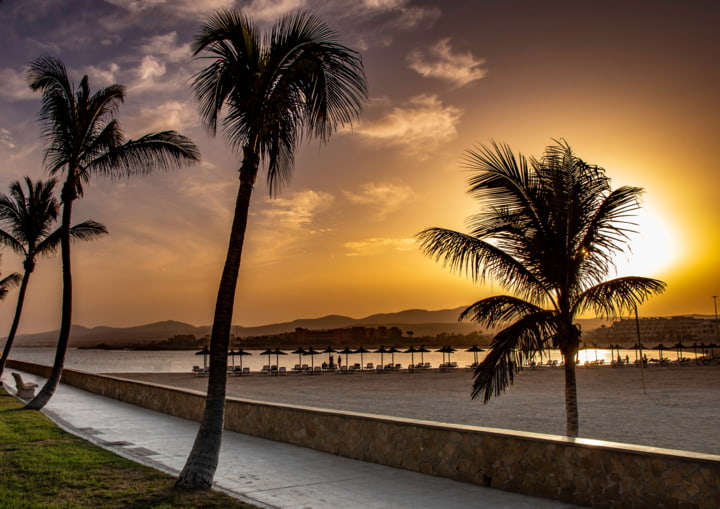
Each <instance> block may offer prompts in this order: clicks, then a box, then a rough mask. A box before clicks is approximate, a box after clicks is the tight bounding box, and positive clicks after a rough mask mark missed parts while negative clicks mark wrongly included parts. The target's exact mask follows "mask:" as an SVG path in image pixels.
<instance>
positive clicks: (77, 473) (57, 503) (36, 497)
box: [0, 388, 253, 509]
mask: <svg viewBox="0 0 720 509" xmlns="http://www.w3.org/2000/svg"><path fill="white" fill-rule="evenodd" d="M22 406H23V404H22V402H20V401H19V400H17V399H15V398H14V397H13V396H10V395H9V394H8V393H7V392H6V391H5V390H4V389H2V388H0V507H7V508H13V509H22V508H33V509H34V508H76V507H88V508H137V509H140V508H143V509H146V508H156V509H159V508H163V509H170V508H173V509H174V508H191V507H198V508H199V507H202V508H205V507H218V508H219V507H222V508H246V509H247V508H252V507H253V506H250V505H247V504H243V503H242V502H240V501H238V500H236V499H233V498H231V497H229V496H227V495H225V494H224V493H219V492H216V491H187V490H178V489H175V488H173V484H174V482H175V478H174V477H172V476H170V475H167V474H164V473H162V472H159V471H157V470H154V469H152V468H149V467H146V466H143V465H139V464H137V463H134V462H132V461H130V460H127V459H125V458H121V457H120V456H117V455H115V454H113V453H112V452H109V451H106V450H105V449H102V448H100V447H96V446H94V445H92V444H91V443H89V442H87V441H86V440H83V439H82V438H78V437H76V436H74V435H70V434H69V433H66V432H64V431H63V430H61V429H60V428H58V427H57V426H55V424H54V423H53V422H52V421H50V420H49V419H48V418H46V417H45V416H44V415H43V414H41V413H40V412H37V411H34V410H23V409H22Z"/></svg>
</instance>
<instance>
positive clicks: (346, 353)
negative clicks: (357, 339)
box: [338, 346, 355, 368]
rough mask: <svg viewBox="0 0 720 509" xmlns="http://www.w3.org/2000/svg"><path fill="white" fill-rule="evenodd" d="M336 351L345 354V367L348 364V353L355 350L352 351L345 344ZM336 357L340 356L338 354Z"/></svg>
mask: <svg viewBox="0 0 720 509" xmlns="http://www.w3.org/2000/svg"><path fill="white" fill-rule="evenodd" d="M338 353H341V354H342V353H344V354H345V367H346V368H347V367H348V366H349V365H350V364H348V355H350V354H351V353H355V352H353V351H352V350H351V349H350V347H349V346H346V347H345V348H343V349H342V350H340V351H339V352H338ZM338 358H340V356H338Z"/></svg>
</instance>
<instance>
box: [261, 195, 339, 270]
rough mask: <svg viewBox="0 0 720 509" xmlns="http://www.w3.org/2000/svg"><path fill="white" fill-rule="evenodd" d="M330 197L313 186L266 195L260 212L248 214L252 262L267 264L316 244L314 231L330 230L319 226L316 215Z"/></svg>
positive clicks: (316, 233)
mask: <svg viewBox="0 0 720 509" xmlns="http://www.w3.org/2000/svg"><path fill="white" fill-rule="evenodd" d="M333 201H334V198H333V196H332V195H331V194H329V193H324V192H321V191H313V190H307V191H301V192H296V193H292V194H290V195H288V196H287V197H282V198H275V199H270V198H266V199H265V201H263V202H262V203H261V205H260V207H262V208H261V210H260V212H258V213H257V214H253V216H254V217H251V218H250V221H251V222H252V234H251V235H250V236H248V238H247V241H248V249H249V255H250V256H252V257H253V262H252V263H253V264H256V265H258V266H261V265H262V266H267V265H271V264H274V263H277V262H278V261H280V260H283V259H285V258H287V257H289V256H294V255H297V254H298V253H302V252H305V251H310V250H312V249H313V248H314V247H316V246H315V244H314V243H315V242H316V240H315V239H316V238H317V237H318V235H321V234H323V233H327V232H328V231H330V229H329V228H327V227H323V226H321V224H320V221H319V219H318V216H319V215H320V214H322V213H323V212H325V211H326V210H328V209H329V208H330V206H331V205H332V203H333Z"/></svg>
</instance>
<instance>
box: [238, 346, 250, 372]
mask: <svg viewBox="0 0 720 509" xmlns="http://www.w3.org/2000/svg"><path fill="white" fill-rule="evenodd" d="M235 355H237V356H238V357H240V372H241V373H242V369H243V357H245V356H246V355H252V354H251V353H250V352H246V351H245V350H243V349H242V348H238V351H237V352H235Z"/></svg>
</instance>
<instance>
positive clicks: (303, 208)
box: [261, 190, 334, 229]
mask: <svg viewBox="0 0 720 509" xmlns="http://www.w3.org/2000/svg"><path fill="white" fill-rule="evenodd" d="M333 200H334V197H333V196H332V195H331V194H329V193H323V192H321V191H312V190H308V191H302V192H296V193H293V194H292V195H290V196H289V197H287V198H285V197H282V198H275V199H269V198H267V199H266V201H265V203H266V205H268V208H266V209H265V210H263V211H262V213H261V216H262V217H263V220H264V222H268V223H271V224H273V225H274V226H275V227H276V228H277V227H284V228H290V229H300V228H302V229H305V228H307V227H308V226H309V225H310V224H311V223H312V222H313V219H314V217H315V215H316V214H318V213H319V212H322V211H324V210H326V209H327V208H328V207H329V206H330V205H331V204H332V202H333Z"/></svg>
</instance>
